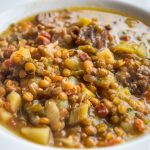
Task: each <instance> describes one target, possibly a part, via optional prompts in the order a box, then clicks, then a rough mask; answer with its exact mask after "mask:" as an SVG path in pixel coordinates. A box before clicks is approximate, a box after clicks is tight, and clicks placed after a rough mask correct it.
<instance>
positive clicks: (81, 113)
mask: <svg viewBox="0 0 150 150" xmlns="http://www.w3.org/2000/svg"><path fill="white" fill-rule="evenodd" d="M87 117H88V104H81V105H80V106H79V107H78V108H75V109H74V110H72V111H71V114H70V118H69V124H70V125H73V124H76V123H79V122H81V121H82V120H84V119H85V118H87Z"/></svg>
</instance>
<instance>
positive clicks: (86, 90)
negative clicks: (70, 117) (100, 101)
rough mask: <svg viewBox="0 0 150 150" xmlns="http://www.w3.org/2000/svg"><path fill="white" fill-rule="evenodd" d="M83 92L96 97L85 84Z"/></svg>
mask: <svg viewBox="0 0 150 150" xmlns="http://www.w3.org/2000/svg"><path fill="white" fill-rule="evenodd" d="M82 92H83V93H84V94H86V95H88V96H89V97H96V95H95V94H94V93H93V92H92V91H90V90H89V89H88V88H86V86H84V85H83V87H82Z"/></svg>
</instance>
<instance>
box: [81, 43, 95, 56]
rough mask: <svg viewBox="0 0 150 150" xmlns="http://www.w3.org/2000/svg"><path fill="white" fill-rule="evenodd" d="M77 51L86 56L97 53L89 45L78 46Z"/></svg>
mask: <svg viewBox="0 0 150 150" xmlns="http://www.w3.org/2000/svg"><path fill="white" fill-rule="evenodd" d="M78 49H79V50H82V51H84V52H86V53H88V54H95V53H96V52H97V50H96V48H94V47H92V46H91V45H84V46H79V47H78Z"/></svg>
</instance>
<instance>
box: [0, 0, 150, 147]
mask: <svg viewBox="0 0 150 150" xmlns="http://www.w3.org/2000/svg"><path fill="white" fill-rule="evenodd" d="M72 6H93V7H100V8H106V9H114V10H118V11H121V12H124V13H126V14H127V15H129V16H135V17H137V18H138V19H141V20H143V21H146V22H147V23H150V11H148V10H144V9H142V8H139V7H137V6H136V4H135V5H131V4H128V3H125V2H119V1H117V0H41V1H38V2H32V1H31V2H30V3H29V4H27V5H23V6H20V7H17V8H12V9H11V10H8V11H6V12H4V13H1V14H0V20H1V22H0V32H2V31H3V30H5V29H6V28H7V27H8V26H9V25H10V24H11V23H14V22H16V21H19V20H20V19H23V18H24V17H27V16H31V15H33V14H37V13H39V12H41V11H47V10H51V9H60V8H66V7H72ZM0 149H1V150H50V149H59V148H54V147H46V146H41V145H37V144H34V143H31V142H29V141H27V140H25V139H22V138H20V137H18V136H16V135H14V134H13V133H11V132H10V131H8V130H7V129H5V128H3V127H1V126H0ZM61 149H62V148H61ZM95 149H100V150H134V149H135V150H142V149H143V150H150V134H149V133H147V134H145V135H143V136H141V137H138V138H136V139H134V140H132V141H129V142H126V143H124V144H121V145H116V146H112V147H106V148H95Z"/></svg>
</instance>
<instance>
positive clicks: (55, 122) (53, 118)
mask: <svg viewBox="0 0 150 150" xmlns="http://www.w3.org/2000/svg"><path fill="white" fill-rule="evenodd" d="M45 111H46V116H47V117H48V119H49V121H50V125H51V128H52V130H59V129H60V128H61V122H60V113H59V109H58V107H57V105H56V103H55V102H53V101H48V102H47V103H46V105H45Z"/></svg>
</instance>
